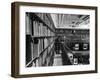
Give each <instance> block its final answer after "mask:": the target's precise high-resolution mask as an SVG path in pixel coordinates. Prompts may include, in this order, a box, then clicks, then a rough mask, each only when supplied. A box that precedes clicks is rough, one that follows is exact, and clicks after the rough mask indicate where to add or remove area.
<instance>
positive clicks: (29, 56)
mask: <svg viewBox="0 0 100 80" xmlns="http://www.w3.org/2000/svg"><path fill="white" fill-rule="evenodd" d="M25 16H26V17H25V18H26V19H25V20H26V67H39V66H51V65H52V64H53V56H54V47H55V45H54V42H55V39H56V36H55V26H54V23H53V21H52V18H51V16H50V14H49V13H31V12H26V15H25Z"/></svg>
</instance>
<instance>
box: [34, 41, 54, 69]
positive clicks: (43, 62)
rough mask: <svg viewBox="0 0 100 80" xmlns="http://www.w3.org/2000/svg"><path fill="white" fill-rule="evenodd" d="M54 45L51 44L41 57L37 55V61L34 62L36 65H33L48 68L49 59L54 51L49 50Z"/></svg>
mask: <svg viewBox="0 0 100 80" xmlns="http://www.w3.org/2000/svg"><path fill="white" fill-rule="evenodd" d="M53 45H54V43H51V45H50V46H49V47H48V48H47V49H45V51H43V53H42V54H41V55H38V56H39V57H38V59H37V60H36V63H34V62H33V65H34V64H36V66H38V67H40V66H49V63H50V62H51V57H52V55H53V54H54V51H53V50H51V49H54V48H53Z"/></svg>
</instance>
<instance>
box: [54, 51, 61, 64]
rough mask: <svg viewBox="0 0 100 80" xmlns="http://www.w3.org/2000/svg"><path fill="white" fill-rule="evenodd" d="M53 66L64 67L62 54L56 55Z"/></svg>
mask: <svg viewBox="0 0 100 80" xmlns="http://www.w3.org/2000/svg"><path fill="white" fill-rule="evenodd" d="M53 66H62V57H61V54H56V53H55V56H54V64H53Z"/></svg>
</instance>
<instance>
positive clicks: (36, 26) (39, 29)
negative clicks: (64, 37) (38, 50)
mask: <svg viewBox="0 0 100 80" xmlns="http://www.w3.org/2000/svg"><path fill="white" fill-rule="evenodd" d="M33 35H34V36H38V37H40V36H54V32H53V31H51V30H50V29H49V28H48V27H47V26H46V25H44V24H43V23H41V22H39V21H33Z"/></svg>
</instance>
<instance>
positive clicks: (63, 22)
mask: <svg viewBox="0 0 100 80" xmlns="http://www.w3.org/2000/svg"><path fill="white" fill-rule="evenodd" d="M52 15H53V16H54V15H55V16H56V24H57V25H56V27H57V28H73V27H74V28H78V27H79V28H81V26H83V25H85V27H89V26H86V25H89V23H90V16H89V15H78V14H77V15H76V14H52ZM52 18H54V17H52Z"/></svg>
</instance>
